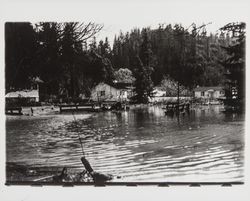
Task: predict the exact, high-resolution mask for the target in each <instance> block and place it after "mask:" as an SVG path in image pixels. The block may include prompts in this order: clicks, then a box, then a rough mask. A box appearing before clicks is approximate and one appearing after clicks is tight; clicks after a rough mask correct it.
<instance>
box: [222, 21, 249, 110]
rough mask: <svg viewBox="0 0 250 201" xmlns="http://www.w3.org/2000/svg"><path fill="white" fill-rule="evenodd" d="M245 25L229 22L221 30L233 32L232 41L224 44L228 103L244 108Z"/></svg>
mask: <svg viewBox="0 0 250 201" xmlns="http://www.w3.org/2000/svg"><path fill="white" fill-rule="evenodd" d="M245 26H246V24H245V23H243V22H241V23H229V24H227V25H225V26H224V27H222V28H221V31H223V32H224V31H225V32H229V33H231V37H232V39H233V40H232V42H231V44H229V45H228V46H224V47H223V48H224V49H225V51H226V53H227V55H228V57H227V59H226V60H224V62H223V65H224V67H225V69H226V77H227V81H226V88H225V92H226V97H227V100H228V101H227V102H226V104H230V105H231V104H232V106H236V107H239V108H240V109H243V108H244V104H245Z"/></svg>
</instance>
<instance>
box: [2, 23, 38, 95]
mask: <svg viewBox="0 0 250 201" xmlns="http://www.w3.org/2000/svg"><path fill="white" fill-rule="evenodd" d="M37 49H38V43H37V40H36V33H35V31H34V29H33V27H32V25H31V24H30V23H20V22H18V23H10V22H8V23H5V87H6V92H9V91H12V90H18V89H27V88H30V84H31V83H30V78H31V77H33V76H34V75H35V74H36V69H35V66H36V57H37V53H38V52H37Z"/></svg>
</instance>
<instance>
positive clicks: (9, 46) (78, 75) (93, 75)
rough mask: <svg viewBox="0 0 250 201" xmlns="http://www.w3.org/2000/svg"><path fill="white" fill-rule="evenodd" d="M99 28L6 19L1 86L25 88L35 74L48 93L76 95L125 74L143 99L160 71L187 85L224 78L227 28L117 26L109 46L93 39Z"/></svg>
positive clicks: (219, 81) (228, 39) (161, 76)
mask: <svg viewBox="0 0 250 201" xmlns="http://www.w3.org/2000/svg"><path fill="white" fill-rule="evenodd" d="M101 29H102V25H99V24H95V23H73V22H69V23H53V22H47V23H38V24H35V25H34V24H30V23H6V25H5V41H6V51H5V52H6V59H5V61H6V68H5V72H6V74H5V78H6V79H5V84H6V85H5V86H6V92H8V91H11V90H17V89H24V88H29V87H30V85H31V84H32V81H33V80H34V78H36V77H38V78H40V79H41V80H42V81H43V82H44V84H43V85H45V86H46V87H45V88H46V95H47V96H48V97H51V96H54V97H63V98H68V97H71V98H78V97H79V96H81V95H85V96H89V95H90V91H91V88H92V87H93V86H95V85H96V84H98V83H99V82H101V81H104V82H107V83H109V82H113V81H114V80H119V79H120V80H123V81H124V79H122V77H123V75H125V76H124V78H125V77H127V79H129V80H130V81H129V82H131V81H132V82H134V86H135V91H136V93H137V96H138V97H137V100H138V101H139V102H145V101H146V100H145V99H146V97H147V96H149V95H151V92H152V89H153V86H156V85H159V84H161V83H162V80H163V79H164V78H165V77H168V78H170V79H171V80H173V82H177V83H179V84H180V85H181V86H183V87H186V88H189V89H192V88H194V87H196V86H197V85H200V86H212V85H213V86H216V85H222V84H223V83H224V73H225V67H224V64H223V62H221V61H225V60H226V58H227V57H228V52H226V51H223V50H224V49H225V47H227V46H228V45H229V44H231V42H232V40H233V36H232V35H230V34H229V32H228V31H225V30H224V31H221V33H219V34H218V33H217V34H209V35H208V34H207V32H206V27H205V25H203V26H200V27H197V26H196V25H195V24H192V25H191V26H190V27H188V28H184V27H183V26H182V25H180V24H176V25H174V26H172V25H159V27H158V28H157V29H151V28H143V29H141V30H140V29H137V28H135V29H133V30H131V31H130V32H127V33H125V34H124V33H122V32H120V33H119V35H117V36H115V38H114V41H113V47H111V45H110V42H109V40H108V38H105V40H101V41H99V42H97V41H96V38H95V34H96V33H98V32H99V31H101ZM119 69H123V70H120V71H119ZM131 73H132V75H131ZM165 83H166V82H165Z"/></svg>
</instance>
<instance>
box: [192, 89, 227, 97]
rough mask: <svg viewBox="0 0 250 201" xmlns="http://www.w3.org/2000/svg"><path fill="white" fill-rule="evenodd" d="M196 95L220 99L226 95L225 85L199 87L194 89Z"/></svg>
mask: <svg viewBox="0 0 250 201" xmlns="http://www.w3.org/2000/svg"><path fill="white" fill-rule="evenodd" d="M194 97H195V98H201V99H212V100H215V99H218V98H224V97H225V91H224V89H223V87H197V88H195V89H194Z"/></svg>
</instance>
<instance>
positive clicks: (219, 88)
mask: <svg viewBox="0 0 250 201" xmlns="http://www.w3.org/2000/svg"><path fill="white" fill-rule="evenodd" d="M210 89H213V90H223V87H222V86H216V87H215V86H211V87H197V88H195V89H194V91H207V90H210Z"/></svg>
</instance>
